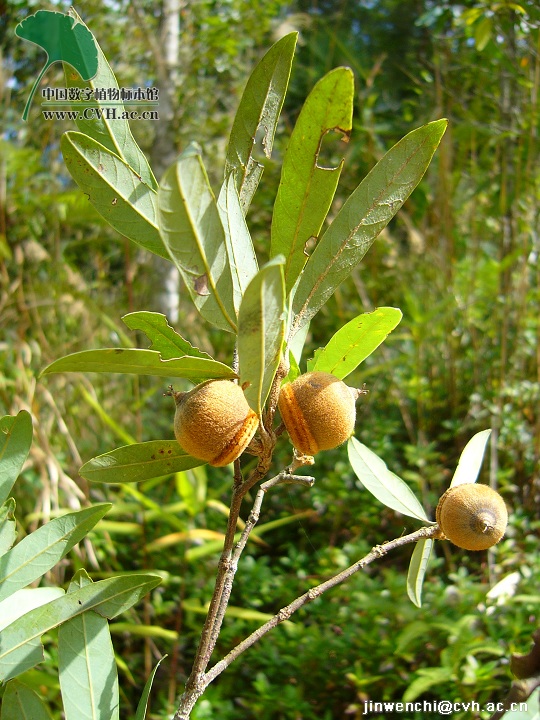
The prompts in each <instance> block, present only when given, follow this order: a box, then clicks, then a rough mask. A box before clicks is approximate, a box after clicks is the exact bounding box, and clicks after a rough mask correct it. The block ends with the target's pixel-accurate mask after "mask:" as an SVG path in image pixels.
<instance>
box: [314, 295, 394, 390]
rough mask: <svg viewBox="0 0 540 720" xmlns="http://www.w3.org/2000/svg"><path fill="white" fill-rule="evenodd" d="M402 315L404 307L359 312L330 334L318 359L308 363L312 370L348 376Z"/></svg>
mask: <svg viewBox="0 0 540 720" xmlns="http://www.w3.org/2000/svg"><path fill="white" fill-rule="evenodd" d="M402 317H403V314H402V312H401V310H399V309H398V308H392V307H380V308H377V309H376V310H374V311H373V312H370V313H363V314H362V315H358V317H355V318H354V320H351V321H350V322H348V323H347V324H346V325H343V327H341V328H340V329H339V330H338V331H337V332H336V333H335V334H334V335H333V337H332V338H330V340H329V341H328V343H327V345H326V347H325V348H323V349H322V350H320V351H319V352H318V353H317V355H316V357H315V359H314V361H313V362H312V363H308V368H307V369H308V371H309V370H317V371H320V372H328V373H332V375H335V376H336V377H338V378H340V379H343V378H345V377H347V375H349V374H350V373H352V372H353V370H355V369H356V368H357V367H358V365H360V363H361V362H363V361H364V360H365V359H366V358H367V357H368V356H369V355H371V353H372V352H373V351H374V350H375V349H376V348H378V347H379V345H380V344H381V343H382V342H384V340H385V339H386V338H387V336H388V334H389V333H390V332H392V330H393V329H394V328H395V327H396V326H397V325H398V324H399V322H400V321H401V318H402Z"/></svg>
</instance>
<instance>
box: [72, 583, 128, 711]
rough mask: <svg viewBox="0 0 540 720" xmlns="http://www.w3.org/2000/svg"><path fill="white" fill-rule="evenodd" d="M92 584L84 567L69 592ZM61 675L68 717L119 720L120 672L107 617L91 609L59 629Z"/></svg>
mask: <svg viewBox="0 0 540 720" xmlns="http://www.w3.org/2000/svg"><path fill="white" fill-rule="evenodd" d="M91 584H92V580H91V579H90V578H89V576H88V574H87V573H86V572H85V571H84V570H80V571H79V572H78V573H77V574H76V575H75V577H74V578H73V580H72V581H71V582H70V584H69V588H68V593H71V592H75V591H77V590H78V589H80V588H82V587H86V586H88V585H91ZM58 674H59V679H60V690H61V692H62V704H63V706H64V718H65V720H97V719H98V718H100V717H103V718H110V720H118V718H119V717H120V708H119V688H118V673H117V670H116V660H115V658H114V649H113V645H112V641H111V634H110V632H109V623H108V621H107V620H106V618H104V617H102V616H101V615H99V614H98V613H96V612H93V611H92V610H88V611H87V612H85V613H82V614H81V615H76V616H75V617H73V618H71V619H70V620H68V621H67V622H65V623H63V624H62V625H61V626H60V627H59V628H58Z"/></svg>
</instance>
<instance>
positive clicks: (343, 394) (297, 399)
mask: <svg viewBox="0 0 540 720" xmlns="http://www.w3.org/2000/svg"><path fill="white" fill-rule="evenodd" d="M366 393H367V390H365V389H364V388H362V389H360V390H357V389H356V388H351V387H348V385H346V384H345V383H344V382H343V381H342V380H339V378H337V377H335V375H331V374H330V373H326V372H319V371H313V372H308V373H305V374H304V375H300V376H299V377H297V378H296V380H294V381H293V382H292V383H287V384H285V385H283V387H282V388H281V391H280V394H279V400H278V408H279V412H280V413H281V419H282V420H283V424H284V425H285V427H286V429H287V432H288V433H289V437H290V439H291V442H292V444H293V445H294V447H295V448H296V450H297V451H299V452H301V453H302V454H303V455H315V454H316V453H318V452H320V451H321V450H331V449H332V448H335V447H337V446H338V445H341V444H342V443H344V442H345V441H346V440H348V439H349V438H350V437H351V435H352V434H353V432H354V423H355V420H356V401H357V399H358V398H359V397H360V395H365V394H366Z"/></svg>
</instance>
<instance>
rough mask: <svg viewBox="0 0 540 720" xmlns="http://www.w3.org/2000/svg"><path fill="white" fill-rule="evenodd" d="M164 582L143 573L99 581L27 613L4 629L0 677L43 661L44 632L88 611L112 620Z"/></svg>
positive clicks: (0, 653) (5, 677)
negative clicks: (42, 640)
mask: <svg viewBox="0 0 540 720" xmlns="http://www.w3.org/2000/svg"><path fill="white" fill-rule="evenodd" d="M160 582H161V577H159V576H157V575H150V574H143V573H140V574H139V573H137V574H132V575H122V576H121V577H113V578H108V579H106V580H99V581H98V582H95V583H93V584H92V585H89V586H86V587H82V588H80V589H79V590H76V591H74V592H70V593H66V595H64V596H63V597H60V598H58V599H56V600H53V601H52V602H49V603H47V604H46V605H42V606H41V607H38V608H36V609H35V610H31V611H30V612H29V613H26V615H23V616H22V617H20V618H18V619H17V620H15V622H13V623H11V625H8V626H7V627H6V628H4V629H3V630H2V634H1V637H0V680H9V679H10V678H12V677H16V676H17V675H20V674H21V673H22V672H24V671H25V670H28V669H29V668H31V667H34V666H35V665H37V664H38V663H40V662H41V661H42V660H43V647H42V645H41V641H40V638H41V636H42V635H43V634H44V633H46V632H49V631H50V630H52V629H53V628H55V627H57V626H58V625H60V624H61V623H63V622H66V620H69V619H70V618H72V617H76V616H77V615H80V614H81V613H84V612H86V611H88V610H95V611H96V612H98V613H99V614H100V615H103V617H106V618H109V620H111V619H112V618H114V617H116V616H117V615H120V614H121V613H123V612H125V611H126V610H128V609H129V608H130V607H132V606H133V605H135V603H136V602H138V601H139V600H140V598H141V597H143V595H145V594H146V593H147V592H149V591H150V590H151V589H152V588H154V587H156V585H158V584H159V583H160Z"/></svg>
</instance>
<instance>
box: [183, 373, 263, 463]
mask: <svg viewBox="0 0 540 720" xmlns="http://www.w3.org/2000/svg"><path fill="white" fill-rule="evenodd" d="M171 394H172V396H173V397H174V401H175V403H176V412H175V415H174V434H175V436H176V439H177V440H178V444H179V445H180V446H181V447H182V448H183V449H184V450H185V451H186V452H187V453H189V454H190V455H192V456H193V457H196V458H198V459H199V460H205V461H206V462H208V463H209V464H210V465H214V466H215V467H223V466H224V465H228V464H229V463H232V462H233V461H234V460H236V458H237V457H239V456H240V455H241V454H242V453H243V452H244V450H245V449H246V447H247V446H248V444H249V442H250V440H251V438H252V437H253V436H254V435H255V432H256V430H257V427H258V426H259V418H258V416H257V414H256V413H255V412H253V410H252V409H251V408H250V407H249V405H248V402H247V400H246V396H245V395H244V392H243V390H242V388H241V387H240V386H239V385H237V384H236V383H234V382H232V381H230V380H209V381H207V382H203V383H201V384H200V385H197V386H196V387H194V388H193V390H190V391H189V392H174V391H171Z"/></svg>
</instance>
